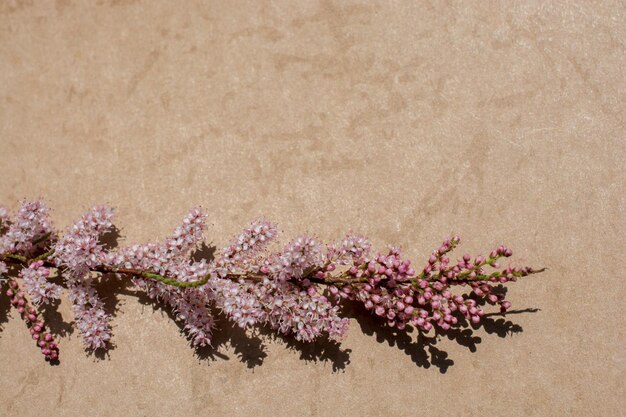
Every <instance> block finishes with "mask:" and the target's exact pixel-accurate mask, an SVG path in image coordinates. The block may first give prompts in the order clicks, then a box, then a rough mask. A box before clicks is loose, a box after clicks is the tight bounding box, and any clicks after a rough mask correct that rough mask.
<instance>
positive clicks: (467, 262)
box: [0, 201, 543, 360]
mask: <svg viewBox="0 0 626 417" xmlns="http://www.w3.org/2000/svg"><path fill="white" fill-rule="evenodd" d="M112 219H113V209H111V208H110V207H107V206H96V207H93V208H92V209H90V210H89V211H87V212H86V213H85V214H84V215H83V216H82V217H81V218H80V219H79V220H78V221H77V222H75V223H74V224H73V225H72V226H70V227H69V228H68V229H66V231H65V233H63V234H59V233H58V232H57V231H56V230H55V229H54V228H53V226H52V223H51V222H50V219H49V210H48V208H47V207H46V206H45V204H44V203H43V202H41V201H34V202H28V201H25V202H23V203H22V205H21V207H20V209H19V211H18V213H17V215H16V216H15V218H14V219H12V218H11V217H10V216H9V214H8V211H7V210H6V209H4V208H0V282H2V284H3V285H6V286H7V289H6V290H5V291H4V292H3V294H5V295H6V296H8V297H9V298H10V300H11V303H12V304H13V305H14V306H16V308H17V311H18V313H19V314H20V315H21V316H22V318H23V319H24V320H25V321H26V323H27V325H28V326H29V328H30V331H31V334H32V336H33V338H34V339H35V340H36V341H37V344H38V346H39V347H40V348H41V349H42V352H43V354H44V355H45V357H46V358H47V359H49V360H56V359H57V358H58V347H57V344H56V343H55V342H54V340H53V338H52V335H51V334H50V333H47V332H45V323H44V322H43V319H42V318H41V317H40V314H39V312H38V311H37V310H36V307H39V306H41V305H43V304H48V305H49V306H50V304H51V303H52V302H53V300H56V299H58V298H59V297H60V296H61V293H62V292H63V289H64V288H67V292H68V295H69V299H70V301H71V302H72V309H73V311H74V315H75V319H76V320H75V323H74V325H75V326H76V327H77V328H78V329H79V331H80V333H81V335H82V337H83V342H84V344H85V347H86V349H87V350H89V351H94V350H97V349H107V348H109V347H110V343H111V338H112V334H111V326H110V324H109V319H110V317H109V313H107V311H106V309H105V306H104V304H103V302H102V301H101V299H100V296H99V295H98V293H97V291H96V285H95V284H96V278H97V277H98V276H101V277H111V276H116V277H119V278H126V279H129V280H130V282H132V284H133V285H135V286H136V287H137V288H138V289H139V290H142V291H144V292H145V293H146V294H147V295H148V297H149V298H151V299H155V300H158V301H159V302H162V303H164V304H165V305H167V306H168V307H169V308H171V309H172V311H173V313H174V317H175V318H176V320H178V321H181V322H182V323H183V329H184V331H185V333H186V334H187V336H188V337H189V339H190V341H191V343H192V345H194V346H206V345H208V344H210V343H211V336H212V332H213V330H214V327H215V319H214V317H213V316H212V311H213V309H215V308H216V309H218V310H220V311H221V312H222V313H223V314H224V315H225V316H226V317H227V318H228V320H230V321H232V322H233V323H235V324H237V325H238V326H240V327H242V328H244V329H245V328H248V327H250V326H255V325H263V326H267V327H269V328H271V329H273V330H275V331H276V332H278V333H280V334H291V335H293V336H294V337H295V338H296V339H297V340H299V341H304V342H311V341H313V340H315V339H317V338H319V337H329V338H331V339H336V340H341V339H342V338H343V337H344V335H345V333H346V331H347V329H348V323H349V319H348V318H347V317H342V315H341V311H340V304H341V302H342V300H352V301H354V302H357V303H362V305H363V306H364V307H365V309H366V310H369V311H371V312H372V313H373V314H374V315H375V316H378V317H380V318H381V319H383V320H382V323H384V324H386V325H387V326H389V327H393V328H397V329H398V330H405V329H406V330H408V329H410V328H417V329H419V330H420V331H421V332H430V331H433V330H437V329H440V330H442V331H446V330H449V329H450V328H452V327H455V326H460V325H462V324H463V323H465V322H469V323H472V324H473V325H479V324H480V323H481V319H482V317H483V316H484V315H485V313H486V312H485V310H484V306H485V305H497V306H499V310H500V312H501V313H505V312H506V311H507V310H508V309H510V307H511V303H510V302H509V301H508V300H506V298H505V294H506V291H505V289H504V287H503V285H504V284H507V283H509V282H512V281H515V280H516V279H517V278H520V277H524V276H527V275H530V274H534V273H538V272H541V271H543V269H541V270H534V269H532V268H529V267H512V266H508V267H506V268H501V267H500V261H501V259H502V258H507V257H510V256H511V255H512V251H511V250H510V249H509V248H506V247H504V246H499V247H497V248H496V249H494V250H493V251H491V252H490V253H489V255H488V256H482V255H479V256H475V257H472V256H470V255H469V254H466V255H464V256H463V257H462V258H460V259H458V260H457V261H456V262H454V261H452V260H451V259H450V257H449V254H450V253H451V251H452V250H453V249H455V248H456V247H457V246H458V245H459V243H460V238H459V237H458V236H455V237H452V238H450V239H448V240H446V241H444V242H443V243H442V245H441V246H440V247H439V248H437V249H436V250H434V251H433V252H432V254H431V255H430V257H429V258H428V260H427V262H426V264H425V265H424V267H422V268H419V270H416V269H415V267H414V266H413V264H412V262H411V261H410V260H408V259H405V258H404V257H403V256H402V254H401V252H400V249H399V248H395V247H390V248H389V250H388V251H386V252H380V253H376V254H373V253H372V250H371V243H370V242H369V240H368V239H367V238H365V237H363V236H358V235H354V234H348V235H346V236H345V237H344V238H343V239H342V240H340V241H339V242H336V243H330V244H323V243H322V242H320V240H319V239H317V238H314V237H312V236H300V237H298V238H296V239H294V240H292V241H291V242H290V243H289V244H287V245H286V246H285V247H284V248H283V249H282V250H278V251H276V250H271V248H272V246H270V245H271V244H272V242H273V241H274V240H275V239H276V237H277V235H278V232H277V228H276V226H275V225H274V224H272V223H270V222H267V221H265V220H257V221H255V222H253V223H252V224H251V225H250V226H249V227H247V228H245V229H244V230H243V232H242V233H241V234H239V235H237V236H236V237H235V238H233V239H232V240H231V242H230V243H229V244H228V245H227V246H226V247H225V248H224V249H223V250H222V251H221V252H220V253H219V255H218V256H217V258H216V259H215V260H214V261H209V260H205V259H203V260H192V252H193V251H194V250H195V249H197V248H198V247H199V246H200V245H201V244H202V241H203V232H204V228H205V224H206V214H205V213H204V212H203V211H202V210H201V209H200V208H194V209H192V210H190V211H189V213H188V214H187V215H186V216H185V217H184V219H183V221H182V225H181V226H179V227H177V228H176V229H175V230H174V231H173V233H172V234H171V235H170V236H169V237H167V238H166V239H165V240H164V241H162V242H156V243H147V244H136V245H131V246H128V247H123V248H118V249H108V248H106V247H105V246H104V245H103V244H102V243H101V241H100V238H101V236H102V235H103V234H104V233H106V232H107V231H109V230H111V229H112V228H113V222H112ZM53 277H54V278H53ZM53 279H55V280H56V282H53ZM20 281H21V282H22V284H21V285H23V288H24V290H21V289H20ZM457 289H460V291H455V290H457ZM29 300H30V302H31V303H32V304H33V306H29V305H28V303H29ZM52 306H53V305H52Z"/></svg>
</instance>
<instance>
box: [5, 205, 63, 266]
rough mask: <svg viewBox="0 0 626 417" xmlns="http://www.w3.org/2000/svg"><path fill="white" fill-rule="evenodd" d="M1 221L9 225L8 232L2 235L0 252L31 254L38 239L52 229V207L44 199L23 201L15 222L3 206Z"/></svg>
mask: <svg viewBox="0 0 626 417" xmlns="http://www.w3.org/2000/svg"><path fill="white" fill-rule="evenodd" d="M0 221H1V222H2V226H4V225H6V224H8V226H9V227H8V230H7V231H6V233H4V234H3V235H1V236H0V253H10V252H21V253H24V254H30V253H31V252H32V250H33V247H34V246H36V245H37V243H38V240H39V239H40V238H42V237H43V236H45V235H47V234H49V233H51V231H52V224H51V222H50V209H48V207H46V205H45V204H44V203H43V202H42V201H24V202H22V205H21V206H20V209H19V211H18V212H17V216H16V217H15V221H14V222H13V223H11V222H10V220H9V218H8V214H7V210H6V209H4V208H2V209H0ZM2 226H0V227H2ZM0 230H1V229H0Z"/></svg>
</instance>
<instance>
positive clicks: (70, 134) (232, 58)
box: [0, 0, 626, 416]
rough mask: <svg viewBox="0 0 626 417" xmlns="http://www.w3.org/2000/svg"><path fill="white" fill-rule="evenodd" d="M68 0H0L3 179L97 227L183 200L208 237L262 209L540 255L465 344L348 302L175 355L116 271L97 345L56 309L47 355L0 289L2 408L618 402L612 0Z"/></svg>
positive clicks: (621, 80)
mask: <svg viewBox="0 0 626 417" xmlns="http://www.w3.org/2000/svg"><path fill="white" fill-rule="evenodd" d="M86 3H94V2H82V3H81V2H79V1H73V0H57V1H56V2H55V3H53V2H37V1H15V0H4V1H2V2H0V201H1V202H2V203H3V204H5V205H9V206H10V207H11V208H13V209H14V208H15V207H16V205H17V201H18V199H20V198H22V197H31V198H32V197H36V196H43V197H45V199H46V200H47V201H48V202H49V204H50V205H51V206H52V207H53V209H54V210H55V211H54V220H55V222H56V223H57V224H58V225H65V224H67V223H68V222H69V221H71V220H72V219H73V218H75V217H76V216H78V215H79V214H80V213H81V211H82V210H84V209H85V208H86V207H88V206H89V205H91V204H94V203H98V202H108V203H110V204H112V205H114V206H116V207H117V208H118V217H117V224H118V226H119V227H120V229H122V230H123V237H124V239H123V241H122V243H129V242H136V241H145V240H148V239H157V238H159V237H161V236H163V235H164V234H165V233H167V232H168V231H169V230H170V229H171V228H173V227H174V226H175V225H176V224H177V222H178V221H179V219H180V218H181V216H182V215H183V214H184V212H185V210H186V209H187V208H188V207H191V206H193V205H196V204H202V205H203V206H204V207H207V208H208V210H209V212H210V227H209V231H208V235H209V236H208V242H212V243H213V244H215V245H217V246H220V245H222V244H223V243H224V242H225V241H227V239H229V238H230V236H231V235H232V234H234V233H236V232H237V231H238V229H239V228H240V227H242V226H244V225H245V224H246V223H247V222H248V221H249V220H251V219H253V218H254V217H256V216H258V215H259V214H264V215H266V216H267V217H269V218H271V219H273V220H275V221H277V222H278V223H279V224H280V225H281V226H282V229H283V230H284V232H285V235H291V234H295V233H300V232H304V231H307V230H310V231H314V232H316V233H317V234H318V235H319V236H320V237H321V238H324V239H330V238H334V237H338V236H340V235H341V234H342V233H343V232H345V231H346V230H347V229H350V228H352V229H354V230H357V231H360V232H362V233H365V234H368V235H369V236H371V237H372V239H373V240H374V241H375V243H376V244H378V245H380V246H381V247H382V246H383V245H384V244H386V243H390V242H391V243H397V244H400V245H402V247H404V248H405V250H406V252H407V253H408V255H410V256H411V257H412V258H414V259H417V260H419V261H420V263H421V262H422V259H425V255H427V254H428V253H429V251H430V250H432V249H433V248H434V247H435V245H438V244H439V243H440V242H441V241H442V239H443V238H445V237H447V236H449V235H450V234H451V233H459V234H461V235H462V236H463V237H464V242H465V243H464V245H463V248H464V249H465V250H467V251H469V252H471V253H476V252H477V251H483V250H487V249H490V248H491V247H493V246H494V245H496V244H499V243H505V244H507V245H509V246H510V247H512V248H513V249H514V251H515V253H516V255H517V257H519V258H523V259H524V260H525V262H526V263H528V264H530V265H534V266H547V267H548V268H549V270H548V271H547V272H546V273H544V274H542V275H541V276H537V277H533V278H531V279H527V280H524V281H521V282H518V283H516V284H513V285H511V287H510V295H511V300H512V301H513V303H514V307H515V308H518V309H525V308H538V309H540V311H538V312H536V313H527V314H519V315H510V316H508V317H507V320H511V321H512V322H513V323H515V324H516V325H517V326H519V327H521V328H522V329H523V332H517V333H515V334H513V335H512V336H511V335H509V336H507V337H505V338H501V337H498V334H497V331H495V330H497V329H492V331H495V332H494V333H492V334H488V333H487V332H485V331H479V332H477V333H476V334H475V336H478V337H480V338H481V339H482V341H481V342H480V343H479V344H477V345H476V349H475V350H476V351H475V352H471V351H470V349H468V348H467V347H464V346H462V345H459V344H457V343H456V342H454V341H451V340H448V339H447V338H445V339H444V340H441V341H440V343H438V344H437V349H438V350H439V351H440V352H439V353H437V351H435V350H432V351H431V352H428V348H426V353H423V351H422V350H420V349H421V348H420V346H419V345H417V344H408V343H407V341H406V340H404V339H400V340H399V342H398V341H396V342H393V341H392V340H393V336H392V333H389V332H381V333H379V334H373V335H372V334H371V333H372V332H371V328H372V327H371V324H372V321H371V320H370V321H368V320H365V321H364V322H362V323H361V324H359V323H357V322H356V321H354V322H353V323H352V329H351V332H350V335H349V337H348V339H347V340H346V341H345V343H344V344H343V345H342V348H343V349H348V350H350V351H349V352H347V353H343V354H342V353H340V352H339V351H338V350H337V349H335V348H333V347H332V346H330V345H324V344H320V345H318V346H317V347H316V348H315V349H313V350H306V351H305V352H304V353H303V352H301V351H297V350H292V349H290V347H289V346H288V345H286V344H285V343H284V342H282V341H272V340H269V339H268V338H267V337H266V336H263V335H262V336H261V337H260V340H259V339H258V338H255V337H252V338H250V339H246V338H244V337H243V335H242V334H240V332H237V331H234V330H231V329H229V326H228V325H225V324H224V325H223V326H224V329H223V330H222V331H221V332H218V334H221V336H218V337H217V341H216V342H217V345H218V346H217V348H216V351H214V352H211V351H208V352H203V355H204V358H203V359H199V358H198V357H197V356H196V355H195V353H194V351H193V350H192V349H191V348H189V347H188V345H187V342H186V341H185V339H184V338H183V337H181V336H180V335H179V334H178V327H177V325H176V324H175V323H174V322H173V321H172V320H170V318H169V317H168V316H167V315H166V314H165V313H163V312H162V311H160V310H153V309H152V307H151V305H149V304H148V305H144V304H142V303H140V302H139V301H141V300H138V299H137V297H136V296H135V295H133V293H132V291H131V290H130V289H127V290H124V291H125V293H124V294H122V295H121V296H119V297H118V299H115V297H113V296H112V295H111V296H110V297H109V298H110V300H109V303H110V304H111V305H114V304H115V303H116V302H117V309H118V313H117V314H116V316H115V318H114V320H113V323H114V325H115V328H114V330H115V336H114V337H115V342H116V344H117V347H116V348H115V349H114V350H112V351H111V352H110V355H109V356H108V357H107V358H105V359H103V360H100V359H97V358H93V357H88V356H86V355H85V354H84V353H83V351H82V347H81V344H80V340H79V338H78V337H77V334H76V333H72V334H67V335H66V336H64V337H62V338H61V341H60V347H61V356H62V364H61V366H58V367H50V366H48V365H47V364H46V363H44V361H43V360H42V358H41V355H40V353H39V352H38V349H37V348H36V347H35V346H33V345H32V343H31V341H29V336H28V333H27V332H26V330H25V329H24V327H23V324H22V323H21V322H20V321H19V320H16V319H15V314H14V313H10V314H9V318H8V321H7V320H4V319H3V320H2V333H1V334H0V357H1V358H2V359H1V360H0V363H1V365H0V374H1V375H2V376H1V377H0V400H1V404H2V406H1V408H2V411H1V414H3V415H40V414H41V412H42V411H45V412H49V413H51V414H53V415H83V416H84V415H95V414H98V415H107V416H118V415H132V416H135V415H136V416H143V415H147V416H155V415H181V416H190V415H260V416H282V415H284V416H295V415H319V416H326V415H328V416H332V415H346V416H348V415H350V416H351V415H381V416H383V415H385V416H386V415H418V414H428V415H432V416H437V415H492V416H495V415H498V416H520V415H542V416H556V415H581V416H588V415H603V416H611V415H613V416H616V415H620V414H622V413H623V412H624V406H626V401H625V400H624V398H626V388H625V382H624V381H626V363H625V349H624V345H625V342H626V340H625V335H624V325H623V319H624V308H625V307H626V305H625V302H624V296H625V295H626V292H625V290H624V288H625V286H624V279H625V273H624V270H625V267H626V265H625V262H624V260H623V259H624V258H623V255H624V249H625V246H624V242H623V238H624V234H625V232H626V227H625V226H626V224H625V220H624V218H625V217H624V209H625V207H624V195H625V191H626V190H625V179H626V178H625V175H624V169H625V162H626V158H625V150H626V145H625V140H626V137H625V133H626V129H625V126H624V119H625V114H626V113H625V105H624V102H625V98H626V84H625V76H624V68H625V64H626V59H625V46H624V42H625V39H626V25H625V24H624V22H625V21H626V20H625V14H626V13H625V10H626V9H625V7H624V3H623V2H618V1H616V2H610V1H599V2H595V1H594V2H592V1H580V2H576V3H575V2H542V1H537V2H486V1H477V2H466V1H463V2H449V3H444V2H438V1H434V2H414V1H406V2H367V1H364V2H361V3H355V2H347V1H341V2H340V1H335V2H331V1H320V2H317V1H315V2H297V3H296V2H266V1H264V2H257V1H250V2H211V3H210V2H200V1H194V2H192V1H181V2H174V1H172V2H157V1H147V0H143V1H114V0H110V1H109V0H106V1H104V0H102V1H99V2H96V4H92V5H87V4H86ZM461 250H462V251H463V249H461ZM461 253H462V252H461ZM113 287H114V285H113V284H108V286H105V288H101V292H102V293H104V294H112V293H113V291H112V290H113V289H114V288H113ZM1 306H2V308H3V310H4V308H5V307H6V301H2V304H1ZM61 312H62V315H63V317H64V318H65V319H66V321H70V320H71V319H72V317H71V313H70V311H69V308H68V306H67V303H64V304H63V305H62V306H61ZM1 317H4V315H2V316H1ZM51 319H54V317H51ZM519 327H516V328H515V329H517V330H519ZM62 330H63V329H60V328H59V329H57V331H62ZM368 333H369V334H368ZM228 337H231V338H232V340H233V341H234V343H233V344H234V346H233V345H231V344H229V343H228V342H226V340H227V338H228ZM390 341H392V342H390ZM398 343H399V345H400V347H398ZM390 344H391V345H392V346H390ZM260 346H262V347H263V349H264V350H263V351H260ZM324 349H326V350H325V351H324ZM432 353H435V359H434V360H433V359H425V358H426V357H430V354H432ZM316 354H317V356H316ZM320 354H321V357H320ZM446 354H447V357H446V356H445V355H446ZM348 355H349V356H348ZM315 357H317V358H318V359H317V361H314V360H312V358H315ZM348 361H349V362H348ZM261 362H262V363H261ZM433 362H434V363H433ZM259 363H260V364H259ZM333 368H338V369H333ZM442 371H445V373H444V372H442Z"/></svg>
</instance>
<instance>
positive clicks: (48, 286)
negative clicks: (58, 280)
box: [19, 260, 63, 306]
mask: <svg viewBox="0 0 626 417" xmlns="http://www.w3.org/2000/svg"><path fill="white" fill-rule="evenodd" d="M49 276H50V269H49V268H46V267H45V266H43V261H41V260H39V261H35V262H33V263H32V264H30V265H29V266H28V268H22V270H21V271H20V273H19V277H20V278H22V280H23V281H24V288H25V289H26V292H27V293H28V296H29V297H30V300H31V301H32V302H33V304H35V305H36V306H39V305H41V304H49V303H50V302H51V301H52V300H58V299H59V298H60V297H61V293H62V292H63V288H62V287H61V286H60V285H57V284H54V283H52V282H50V281H48V278H49Z"/></svg>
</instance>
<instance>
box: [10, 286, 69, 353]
mask: <svg viewBox="0 0 626 417" xmlns="http://www.w3.org/2000/svg"><path fill="white" fill-rule="evenodd" d="M6 296H7V297H9V299H10V300H11V304H12V305H13V306H14V307H15V308H16V309H17V312H18V313H19V314H20V316H21V317H22V320H24V321H25V322H26V325H27V326H28V327H29V328H30V335H31V336H32V338H33V340H35V341H36V342H37V346H39V348H40V349H41V353H43V355H44V356H45V357H46V359H49V360H57V359H58V358H59V348H58V346H57V344H56V342H55V341H54V337H53V336H52V335H51V334H50V333H48V332H46V326H45V323H44V322H43V320H41V319H40V318H39V313H38V312H37V310H36V309H35V308H33V307H29V306H28V301H27V300H26V297H25V294H24V292H23V291H21V290H20V288H19V285H18V283H17V282H16V281H15V280H9V289H7V290H6Z"/></svg>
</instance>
